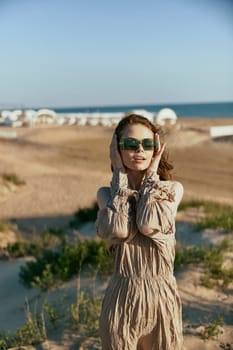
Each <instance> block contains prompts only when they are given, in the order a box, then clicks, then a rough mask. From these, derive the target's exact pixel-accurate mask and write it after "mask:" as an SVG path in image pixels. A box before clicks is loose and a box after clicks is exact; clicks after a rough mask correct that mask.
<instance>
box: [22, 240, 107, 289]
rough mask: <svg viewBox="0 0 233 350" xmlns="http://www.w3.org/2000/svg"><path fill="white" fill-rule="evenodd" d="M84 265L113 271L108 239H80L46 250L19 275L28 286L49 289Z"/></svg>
mask: <svg viewBox="0 0 233 350" xmlns="http://www.w3.org/2000/svg"><path fill="white" fill-rule="evenodd" d="M81 267H87V268H88V269H89V271H91V270H93V268H95V270H96V269H97V270H98V271H99V272H101V273H102V274H103V275H104V274H105V275H107V274H109V273H110V272H111V271H112V267H113V263H112V257H111V255H110V253H109V252H108V249H107V244H106V242H105V241H99V240H94V239H93V240H79V241H77V242H76V244H75V245H72V244H69V243H65V244H63V245H62V246H60V247H59V248H58V249H57V250H56V251H54V250H51V249H48V250H43V253H42V254H41V255H40V256H38V257H37V258H36V260H35V261H28V262H27V263H26V265H25V266H22V267H21V269H20V274H19V277H20V281H21V282H22V283H23V284H24V285H25V286H27V287H35V288H38V289H39V290H40V291H45V290H49V289H51V288H52V287H54V286H56V285H58V284H60V283H62V282H64V281H67V280H68V279H70V278H72V277H73V276H75V275H76V274H77V273H78V272H79V271H80V268H81Z"/></svg>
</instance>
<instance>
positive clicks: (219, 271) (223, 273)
mask: <svg viewBox="0 0 233 350" xmlns="http://www.w3.org/2000/svg"><path fill="white" fill-rule="evenodd" d="M232 247H233V245H232V243H231V242H230V241H229V240H227V239H224V240H223V241H222V243H221V244H220V246H219V247H212V248H205V247H202V246H199V247H198V246H195V247H188V248H186V249H181V248H178V249H177V251H176V257H175V263H174V268H175V270H176V269H177V268H179V267H180V266H182V265H185V264H201V263H202V264H203V265H204V268H205V274H204V275H203V276H202V277H201V282H202V284H203V285H204V286H205V287H207V288H212V287H214V286H219V287H223V288H226V287H227V286H228V285H229V284H230V283H231V282H232V281H233V268H229V269H226V268H223V267H222V265H223V262H224V255H223V253H224V252H225V251H226V250H230V251H232Z"/></svg>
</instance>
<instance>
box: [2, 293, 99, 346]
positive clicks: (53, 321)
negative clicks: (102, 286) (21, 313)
mask: <svg viewBox="0 0 233 350" xmlns="http://www.w3.org/2000/svg"><path fill="white" fill-rule="evenodd" d="M77 295H78V299H77V301H76V302H75V303H71V304H68V303H66V296H65V295H63V296H61V297H59V298H58V299H57V300H55V301H48V299H47V298H46V299H45V300H44V301H43V304H42V306H41V307H40V309H39V310H37V309H36V310H34V311H33V312H32V311H31V310H30V308H29V304H28V303H27V305H26V306H27V307H26V322H25V324H24V325H23V326H21V327H20V328H19V329H17V331H16V332H15V333H12V332H8V331H3V332H1V331H0V350H7V349H9V348H12V347H17V348H18V347H21V346H28V345H37V344H41V343H43V342H44V341H46V340H48V333H49V332H50V331H51V330H53V329H59V330H61V332H62V331H64V329H72V331H74V332H77V334H78V335H79V337H78V345H79V346H80V348H81V346H83V348H84V345H86V344H87V343H91V345H93V343H94V344H95V346H98V344H100V340H99V336H98V319H99V314H100V308H101V299H100V297H96V296H94V295H93V294H92V293H85V292H83V291H81V290H79V291H78V293H77ZM88 340H89V342H88ZM94 348H96V347H94ZM85 349H89V347H88V346H87V347H85ZM92 349H93V348H92Z"/></svg>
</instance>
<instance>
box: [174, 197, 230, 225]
mask: <svg viewBox="0 0 233 350" xmlns="http://www.w3.org/2000/svg"><path fill="white" fill-rule="evenodd" d="M190 207H193V208H201V209H202V210H203V211H204V213H205V217H204V218H202V219H200V220H198V221H197V223H196V228H197V229H199V230H202V229H205V228H213V229H223V230H226V231H228V232H231V231H233V207H232V206H230V205H227V204H221V203H217V202H212V201H202V200H193V201H187V202H182V203H181V204H180V206H179V210H185V209H187V208H190Z"/></svg>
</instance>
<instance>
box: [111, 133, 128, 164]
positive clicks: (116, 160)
mask: <svg viewBox="0 0 233 350" xmlns="http://www.w3.org/2000/svg"><path fill="white" fill-rule="evenodd" d="M110 159H111V163H112V167H113V170H114V169H122V170H125V169H124V165H123V162H122V159H121V155H120V153H119V151H118V145H117V136H116V134H113V137H112V142H111V145H110Z"/></svg>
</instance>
